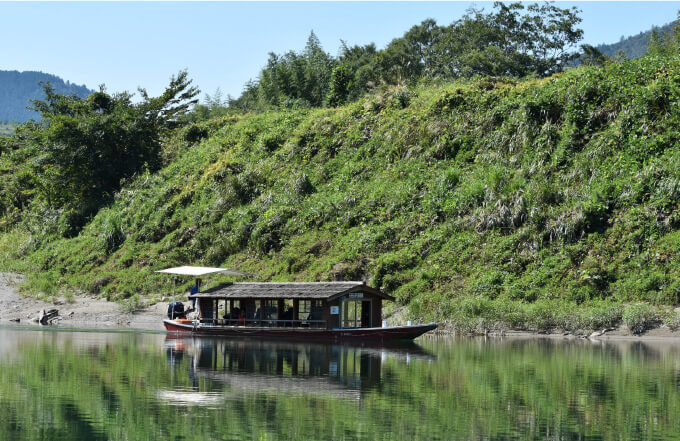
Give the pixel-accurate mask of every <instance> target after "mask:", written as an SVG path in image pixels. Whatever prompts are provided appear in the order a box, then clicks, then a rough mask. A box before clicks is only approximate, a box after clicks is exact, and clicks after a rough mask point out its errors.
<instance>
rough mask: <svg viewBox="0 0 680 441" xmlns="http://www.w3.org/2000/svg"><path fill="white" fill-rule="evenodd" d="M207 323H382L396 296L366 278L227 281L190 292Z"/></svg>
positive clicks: (319, 326) (352, 325)
mask: <svg viewBox="0 0 680 441" xmlns="http://www.w3.org/2000/svg"><path fill="white" fill-rule="evenodd" d="M189 298H190V299H195V300H196V310H197V312H198V317H199V320H200V323H201V324H202V325H203V326H211V325H212V326H237V327H248V326H250V327H258V328H262V327H266V328H274V327H276V328H280V327H290V328H316V329H326V330H331V329H343V328H376V327H380V326H381V321H382V301H383V300H394V298H393V297H391V296H389V295H387V294H385V293H383V292H381V291H379V290H377V289H375V288H371V287H369V286H367V285H366V284H365V283H364V282H305V283H226V284H222V285H219V286H216V287H215V288H211V289H208V290H206V291H203V292H198V293H195V294H192V295H190V296H189Z"/></svg>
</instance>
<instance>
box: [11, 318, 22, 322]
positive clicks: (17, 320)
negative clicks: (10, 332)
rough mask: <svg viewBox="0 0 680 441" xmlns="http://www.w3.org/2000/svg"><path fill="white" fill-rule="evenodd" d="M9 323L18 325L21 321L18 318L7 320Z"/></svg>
mask: <svg viewBox="0 0 680 441" xmlns="http://www.w3.org/2000/svg"><path fill="white" fill-rule="evenodd" d="M9 321H10V322H15V323H19V322H20V321H21V319H20V318H13V319H9Z"/></svg>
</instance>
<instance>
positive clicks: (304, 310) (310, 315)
mask: <svg viewBox="0 0 680 441" xmlns="http://www.w3.org/2000/svg"><path fill="white" fill-rule="evenodd" d="M298 308H299V309H298V320H322V319H323V302H322V301H321V300H300V306H299V307H298Z"/></svg>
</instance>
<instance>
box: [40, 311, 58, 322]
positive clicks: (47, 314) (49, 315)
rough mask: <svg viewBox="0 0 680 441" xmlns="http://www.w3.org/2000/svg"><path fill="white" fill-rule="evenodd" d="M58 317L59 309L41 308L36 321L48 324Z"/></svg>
mask: <svg viewBox="0 0 680 441" xmlns="http://www.w3.org/2000/svg"><path fill="white" fill-rule="evenodd" d="M58 319H59V310H57V309H50V310H48V311H45V310H44V309H41V310H40V314H38V323H40V324H41V325H49V324H50V323H52V322H53V321H55V320H58Z"/></svg>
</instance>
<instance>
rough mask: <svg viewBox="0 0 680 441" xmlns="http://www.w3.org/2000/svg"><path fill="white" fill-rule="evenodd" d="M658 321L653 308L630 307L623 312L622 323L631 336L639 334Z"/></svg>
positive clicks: (639, 305) (648, 306)
mask: <svg viewBox="0 0 680 441" xmlns="http://www.w3.org/2000/svg"><path fill="white" fill-rule="evenodd" d="M658 321H659V315H658V313H657V311H656V309H655V308H654V307H653V306H650V305H646V304H636V305H630V306H628V307H627V308H626V309H625V310H624V311H623V323H625V325H626V326H627V327H628V329H629V330H630V332H632V333H633V334H641V333H643V332H645V331H646V330H647V329H650V328H651V327H653V326H654V325H655V324H656V323H657V322H658Z"/></svg>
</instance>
